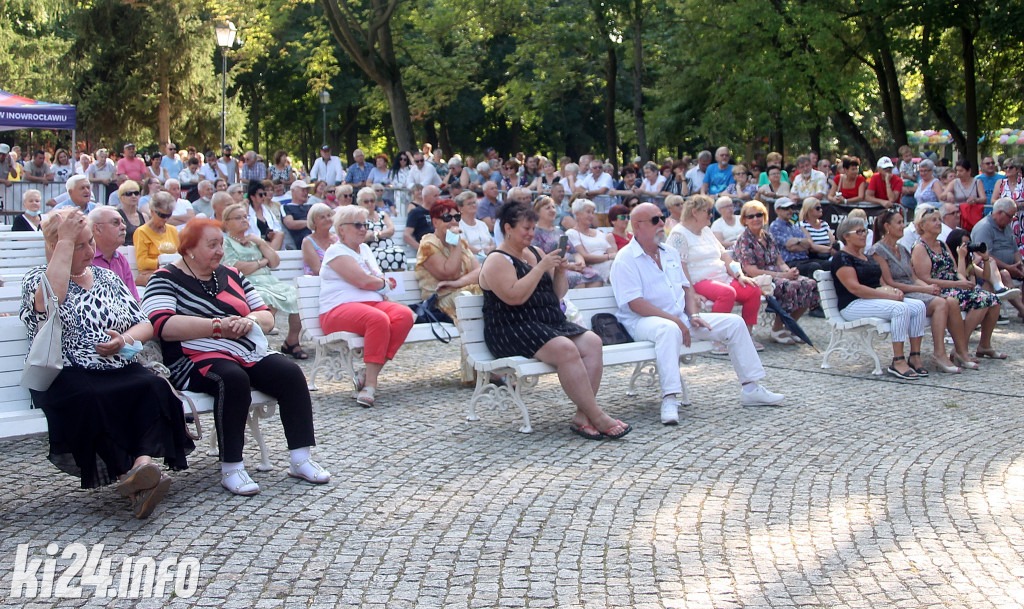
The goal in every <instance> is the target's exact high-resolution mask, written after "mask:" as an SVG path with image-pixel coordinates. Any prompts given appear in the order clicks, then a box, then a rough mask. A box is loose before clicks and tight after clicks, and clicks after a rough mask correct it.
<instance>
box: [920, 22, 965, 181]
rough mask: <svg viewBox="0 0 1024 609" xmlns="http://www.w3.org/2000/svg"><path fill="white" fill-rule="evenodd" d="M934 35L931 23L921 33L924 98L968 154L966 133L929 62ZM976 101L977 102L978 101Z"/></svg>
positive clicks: (957, 143) (958, 147)
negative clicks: (956, 118) (950, 107)
mask: <svg viewBox="0 0 1024 609" xmlns="http://www.w3.org/2000/svg"><path fill="white" fill-rule="evenodd" d="M932 35H933V28H932V26H931V25H925V26H924V28H922V33H921V41H922V48H921V58H922V65H921V67H922V69H921V80H922V83H923V84H924V98H925V101H926V102H928V107H929V108H931V111H932V114H934V115H935V118H937V119H938V120H939V124H941V125H942V126H943V127H945V128H946V129H947V130H948V131H949V134H950V136H951V137H952V138H953V143H954V145H956V147H957V150H959V151H960V152H961V154H964V155H966V154H967V145H968V144H967V138H965V137H964V134H963V132H962V131H961V130H960V127H959V126H958V125H957V124H956V121H955V120H953V116H952V114H950V112H949V108H948V107H947V106H946V92H945V87H943V86H942V85H941V84H940V83H938V82H937V81H936V79H935V73H934V72H933V71H932V67H931V63H930V62H929V57H930V56H931V52H932V44H931V40H932ZM972 49H973V43H972ZM972 63H973V56H972ZM965 69H966V68H965ZM972 84H973V83H972ZM974 103H976V101H975V102H974ZM975 117H977V108H975ZM974 130H975V133H977V122H975V126H974ZM977 150H978V138H977V136H975V138H974V151H975V154H977ZM972 163H975V164H976V163H977V159H973V160H972Z"/></svg>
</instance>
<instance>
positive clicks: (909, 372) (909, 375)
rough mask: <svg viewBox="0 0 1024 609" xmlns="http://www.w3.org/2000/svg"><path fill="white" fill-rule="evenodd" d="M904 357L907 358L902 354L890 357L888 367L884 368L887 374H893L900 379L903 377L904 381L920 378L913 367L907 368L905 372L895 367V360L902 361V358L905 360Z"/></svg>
mask: <svg viewBox="0 0 1024 609" xmlns="http://www.w3.org/2000/svg"><path fill="white" fill-rule="evenodd" d="M905 359H907V358H905V357H903V356H902V355H901V356H899V357H894V358H892V363H891V364H889V368H887V369H886V372H888V373H889V374H891V375H893V376H895V377H897V378H901V379H903V380H905V381H916V380H917V379H919V378H921V377H920V376H918V374H917V373H916V372H914V369H913V368H911V369H910V370H907V371H906V372H900V371H899V370H897V369H896V362H899V361H902V360H905Z"/></svg>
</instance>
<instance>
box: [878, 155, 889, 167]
mask: <svg viewBox="0 0 1024 609" xmlns="http://www.w3.org/2000/svg"><path fill="white" fill-rule="evenodd" d="M875 166H876V167H878V168H879V169H892V159H890V158H889V157H887V156H883V157H882V158H880V159H878V164H877V165H875Z"/></svg>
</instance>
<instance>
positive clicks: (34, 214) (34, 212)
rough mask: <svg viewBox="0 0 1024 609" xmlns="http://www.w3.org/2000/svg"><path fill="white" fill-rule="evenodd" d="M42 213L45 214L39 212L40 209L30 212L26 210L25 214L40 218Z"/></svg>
mask: <svg viewBox="0 0 1024 609" xmlns="http://www.w3.org/2000/svg"><path fill="white" fill-rule="evenodd" d="M41 213H43V212H41V211H39V210H38V209H37V210H35V211H31V210H28V209H26V210H25V214H26V215H28V216H38V215H39V214H41Z"/></svg>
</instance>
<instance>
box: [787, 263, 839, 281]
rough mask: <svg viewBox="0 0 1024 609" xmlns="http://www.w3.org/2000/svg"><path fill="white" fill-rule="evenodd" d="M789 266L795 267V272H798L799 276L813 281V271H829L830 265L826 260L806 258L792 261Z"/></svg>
mask: <svg viewBox="0 0 1024 609" xmlns="http://www.w3.org/2000/svg"><path fill="white" fill-rule="evenodd" d="M789 266H792V267H796V270H798V271H800V274H801V275H803V276H804V277H810V278H811V279H814V271H828V270H831V268H832V263H831V262H829V261H828V260H821V259H815V258H807V259H804V260H794V261H793V262H792V263H790V265H789Z"/></svg>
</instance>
